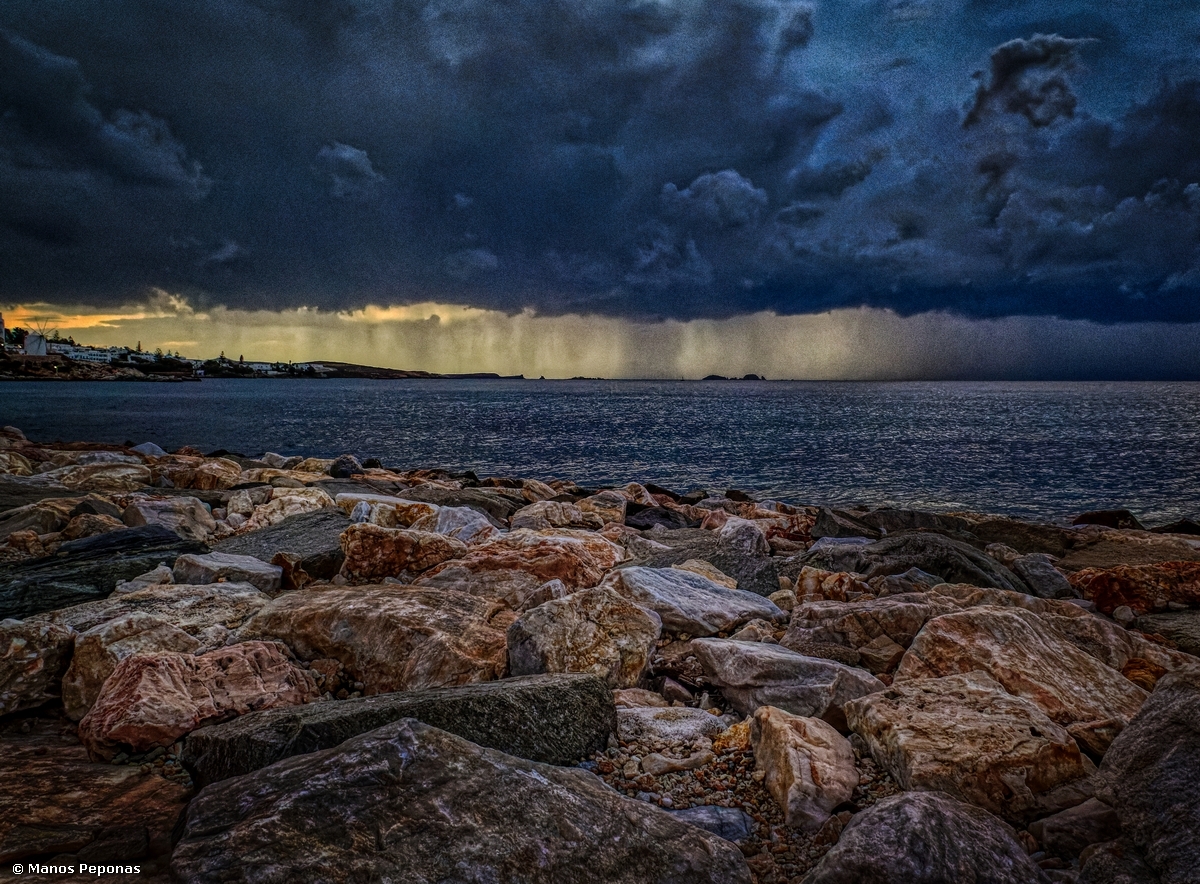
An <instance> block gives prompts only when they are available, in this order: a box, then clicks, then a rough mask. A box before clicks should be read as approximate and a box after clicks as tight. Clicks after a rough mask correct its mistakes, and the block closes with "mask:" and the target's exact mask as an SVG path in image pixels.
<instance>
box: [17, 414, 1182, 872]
mask: <svg viewBox="0 0 1200 884" xmlns="http://www.w3.org/2000/svg"><path fill="white" fill-rule="evenodd" d="M389 467H390V468H385V467H384V465H383V464H381V463H379V462H378V461H377V460H364V461H362V462H359V461H358V460H357V459H356V458H355V457H353V456H350V455H343V456H341V457H338V458H336V459H321V458H311V457H310V458H300V457H284V456H280V455H277V454H271V453H265V454H262V455H261V456H258V457H252V458H251V457H243V456H240V455H233V454H229V453H219V454H217V455H205V454H203V453H202V452H200V451H197V450H194V449H188V448H185V449H182V450H180V451H177V452H174V453H167V452H165V451H163V450H162V449H160V448H158V447H157V446H156V445H154V444H152V443H146V444H143V445H139V446H137V447H134V448H114V447H112V446H103V445H95V444H86V443H70V444H63V443H55V444H39V443H35V442H31V441H29V440H27V439H26V438H25V437H24V435H23V434H22V433H21V432H20V431H19V430H16V429H14V428H5V429H4V430H2V431H0V782H2V783H3V784H4V788H3V789H0V867H3V868H4V869H5V873H6V874H7V872H8V871H9V870H10V868H15V867H16V866H17V865H20V866H21V868H22V871H23V872H24V874H23V876H22V877H23V878H26V879H31V880H63V877H64V876H63V874H61V873H55V872H53V871H51V872H47V871H45V870H46V869H51V870H53V869H61V868H63V867H72V868H74V869H76V870H80V869H82V868H84V867H86V868H89V869H91V868H103V869H107V871H106V872H104V873H102V874H103V879H104V880H106V881H139V882H147V881H164V882H165V881H180V882H207V881H217V880H220V881H267V880H269V881H276V880H278V881H328V882H339V881H347V882H348V881H386V880H391V881H405V882H409V881H411V882H426V881H428V882H435V881H436V882H485V881H486V882H514V884H515V882H536V884H571V882H627V884H668V882H669V884H685V882H689V884H690V882H722V884H726V882H744V884H750V882H759V884H784V882H787V884H801V882H803V884H874V882H879V884H893V882H894V884H901V882H904V884H922V882H927V884H935V882H936V884H945V882H977V884H984V882H988V884H1009V882H1012V884H1029V882H1038V884H1047V882H1075V884H1196V882H1200V659H1198V657H1197V655H1200V534H1198V532H1200V527H1198V526H1196V525H1195V523H1193V522H1188V521H1183V522H1179V523H1176V524H1173V525H1169V526H1159V527H1158V528H1155V529H1152V530H1147V529H1145V528H1144V527H1143V526H1141V525H1140V524H1139V523H1138V522H1137V520H1136V519H1135V518H1134V517H1133V516H1132V514H1129V513H1125V512H1123V511H1122V512H1102V513H1091V514H1084V515H1082V516H1081V517H1080V518H1079V519H1076V520H1075V522H1076V523H1077V524H1072V525H1067V524H1035V523H1029V522H1022V521H1018V520H1014V519H1010V518H1003V517H998V516H991V515H987V514H981V513H952V514H947V513H928V512H919V511H914V510H903V509H889V508H867V507H862V508H852V509H843V510H832V509H828V508H821V507H816V506H804V505H799V504H792V503H783V502H778V501H768V500H756V499H754V498H753V497H752V496H751V495H748V494H744V493H741V492H738V491H735V490H725V491H720V490H712V489H694V490H689V491H686V492H682V493H680V491H679V490H669V489H665V488H660V487H657V486H654V485H650V484H646V485H642V484H636V483H631V484H628V485H625V486H623V487H616V488H603V489H600V488H583V487H580V486H578V485H576V484H574V483H572V482H566V481H554V482H549V483H547V482H542V481H539V480H536V479H519V478H508V477H491V478H482V479H481V478H479V477H478V476H476V475H474V474H472V473H461V474H460V473H448V472H445V471H441V470H424V469H410V468H408V467H404V468H397V467H395V465H389ZM89 875H90V873H89Z"/></svg>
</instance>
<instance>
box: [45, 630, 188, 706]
mask: <svg viewBox="0 0 1200 884" xmlns="http://www.w3.org/2000/svg"><path fill="white" fill-rule="evenodd" d="M200 647H201V642H200V640H199V639H197V638H195V637H194V636H192V635H189V634H188V633H186V632H184V631H183V630H182V629H179V628H178V627H176V626H173V625H172V624H170V623H168V622H167V621H166V620H164V619H163V618H162V617H157V616H155V615H154V614H146V613H143V612H140V611H137V612H134V613H131V614H124V615H122V616H120V617H116V618H114V619H112V620H108V621H106V622H104V623H101V624H99V625H98V626H93V627H92V628H91V629H89V630H87V631H86V632H83V633H82V634H80V635H78V636H77V637H76V638H75V653H74V654H73V655H72V657H71V665H70V666H69V667H68V668H67V672H66V674H65V675H64V676H63V680H62V700H63V711H65V712H66V714H67V717H68V718H70V719H71V720H72V721H79V719H81V718H83V716H85V715H87V712H88V710H89V709H91V708H92V704H93V703H95V702H96V698H97V697H98V696H100V690H101V688H103V687H104V682H105V681H107V680H108V677H109V676H110V675H112V673H113V670H114V669H116V668H117V664H118V663H120V662H121V661H122V660H124V659H125V658H126V657H132V656H133V655H134V654H152V653H156V652H158V651H176V652H178V653H181V654H193V653H195V652H196V651H197V650H199V649H200Z"/></svg>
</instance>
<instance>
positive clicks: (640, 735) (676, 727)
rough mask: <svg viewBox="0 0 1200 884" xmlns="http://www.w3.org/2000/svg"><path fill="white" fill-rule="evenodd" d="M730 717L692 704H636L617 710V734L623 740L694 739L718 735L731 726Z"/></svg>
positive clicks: (683, 740)
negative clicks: (647, 705) (692, 706)
mask: <svg viewBox="0 0 1200 884" xmlns="http://www.w3.org/2000/svg"><path fill="white" fill-rule="evenodd" d="M729 725H730V722H729V720H728V719H727V718H720V717H717V716H715V715H709V714H708V713H707V712H704V711H702V710H700V709H693V708H691V707H689V706H684V707H678V706H670V707H666V708H662V707H646V706H634V707H630V708H624V709H618V710H617V734H618V736H620V738H621V739H622V740H625V741H626V742H632V741H634V740H638V739H648V740H651V741H654V740H658V741H660V742H663V743H691V742H693V741H695V740H698V739H699V740H704V739H706V738H709V737H715V736H716V735H717V734H719V733H721V732H722V731H724V730H725V729H726V728H728V727H729Z"/></svg>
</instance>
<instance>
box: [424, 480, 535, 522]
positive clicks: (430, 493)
mask: <svg viewBox="0 0 1200 884" xmlns="http://www.w3.org/2000/svg"><path fill="white" fill-rule="evenodd" d="M403 493H404V497H405V499H406V500H413V501H420V502H423V503H432V504H435V505H437V506H449V507H470V508H471V509H473V510H476V511H478V512H480V513H483V514H484V515H486V516H488V517H490V518H491V519H494V520H495V523H496V524H497V525H507V524H508V520H509V518H510V517H511V516H512V514H513V513H515V512H516V511H517V510H519V509H520V508H521V507H523V506H525V505H526V504H527V503H529V501H527V500H525V498H523V497H522V496H521V493H520V492H519V491H518V492H515V493H514V492H512V491H510V490H509V489H507V488H441V487H439V486H437V485H414V486H413V487H412V488H405V489H404V492H403Z"/></svg>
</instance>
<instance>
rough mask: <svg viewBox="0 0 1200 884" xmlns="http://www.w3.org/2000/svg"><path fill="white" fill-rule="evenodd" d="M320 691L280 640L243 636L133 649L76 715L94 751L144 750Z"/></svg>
mask: <svg viewBox="0 0 1200 884" xmlns="http://www.w3.org/2000/svg"><path fill="white" fill-rule="evenodd" d="M320 695H321V692H320V690H319V689H318V688H317V683H316V682H315V681H314V680H313V677H312V675H311V674H310V673H309V672H308V671H307V670H305V669H301V668H300V667H299V666H297V665H296V664H295V663H293V662H291V661H290V660H289V659H288V658H287V656H285V654H284V653H283V651H282V650H281V649H280V648H279V646H278V645H275V644H273V643H269V642H244V643H242V644H237V645H231V646H229V647H226V648H221V649H220V650H216V651H209V652H208V653H207V654H201V655H200V656H198V657H193V656H190V655H185V654H174V653H158V654H135V655H134V656H132V657H127V658H126V659H124V660H122V661H121V662H120V663H118V664H117V668H116V669H114V670H113V674H112V675H110V676H109V678H108V680H107V681H106V682H105V683H104V687H103V688H102V689H101V691H100V696H99V697H97V698H96V702H95V703H94V704H93V706H92V709H91V711H90V712H88V714H87V715H86V716H84V719H83V721H81V722H80V723H79V737H80V739H81V740H82V741H83V744H84V745H85V746H87V748H88V752H89V753H90V754H91V755H92V757H94V758H102V759H108V758H112V757H113V755H115V754H116V753H117V751H119V749H120V748H122V747H129V748H130V749H131V750H132V751H134V752H145V751H147V750H149V749H151V748H153V747H155V746H170V745H171V744H172V743H173V742H175V741H176V740H177V739H179V738H180V737H182V736H183V735H184V734H187V733H189V732H191V731H193V730H195V729H196V728H198V727H200V726H202V725H205V724H212V723H214V722H218V721H224V720H226V719H229V718H233V717H235V716H237V715H243V714H245V713H247V712H253V711H255V710H258V709H272V708H274V707H276V706H295V705H298V704H300V703H307V702H308V701H310V700H315V699H316V698H317V697H319V696H320Z"/></svg>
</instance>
